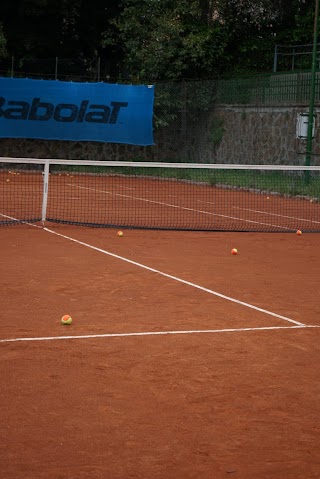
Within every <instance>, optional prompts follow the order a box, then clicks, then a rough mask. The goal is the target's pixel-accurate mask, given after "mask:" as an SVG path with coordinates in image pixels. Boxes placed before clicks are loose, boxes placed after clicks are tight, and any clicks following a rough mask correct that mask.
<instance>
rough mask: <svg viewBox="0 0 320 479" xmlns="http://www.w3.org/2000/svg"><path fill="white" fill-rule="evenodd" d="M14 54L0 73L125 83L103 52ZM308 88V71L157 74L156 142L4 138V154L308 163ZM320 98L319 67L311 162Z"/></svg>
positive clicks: (319, 143)
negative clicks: (170, 77)
mask: <svg viewBox="0 0 320 479" xmlns="http://www.w3.org/2000/svg"><path fill="white" fill-rule="evenodd" d="M12 62H13V67H12V68H11V69H10V68H9V66H8V65H9V63H8V60H7V63H8V64H7V69H4V68H3V64H2V65H0V76H1V75H2V76H11V77H29V78H43V79H56V80H69V81H110V82H112V83H115V82H117V83H127V82H121V81H120V80H114V79H110V78H106V77H105V78H104V77H103V74H102V72H103V71H104V66H103V62H101V61H100V60H99V59H95V60H94V61H92V62H91V63H90V62H89V61H85V60H81V61H80V60H79V61H70V60H63V59H56V61H49V60H46V61H45V60H43V61H37V62H36V61H33V62H32V61H30V63H27V61H25V60H24V61H19V62H18V60H12ZM18 65H20V67H19V68H18ZM27 67H28V68H27ZM147 83H148V82H147V81H146V82H145V84H147ZM310 92H311V73H310V72H305V73H286V74H277V73H269V74H264V75H247V76H237V77H229V78H226V77H221V78H218V79H212V80H197V81H179V82H156V84H155V100H154V116H153V126H154V139H155V145H154V146H151V147H147V148H145V147H133V146H130V145H115V144H103V145H101V144H94V145H89V144H88V143H85V142H83V143H77V144H76V145H74V144H73V143H72V142H53V141H52V142H44V141H42V142H41V141H40V140H39V144H41V146H40V147H39V146H35V143H36V141H32V140H10V141H9V140H1V141H0V156H19V155H20V156H25V154H26V153H25V152H26V148H27V150H28V151H27V154H28V155H31V156H36V157H57V158H67V159H68V158H69V159H70V158H72V159H75V158H83V159H93V160H99V159H104V160H105V159H110V160H121V159H132V160H134V159H137V160H147V161H182V162H203V163H205V162H208V163H239V164H288V165H291V164H303V163H304V161H305V150H306V139H305V138H303V137H302V136H301V135H300V134H299V131H298V126H297V124H298V121H299V119H301V115H302V114H303V115H306V114H307V113H308V107H309V98H310ZM319 102H320V73H317V76H316V91H315V116H316V122H315V137H314V143H313V157H312V158H313V159H312V164H317V163H319V162H320V131H319V128H318V125H319V122H320V109H319V105H320V103H319ZM304 117H305V116H304ZM57 143H59V145H57ZM18 144H19V146H18ZM13 145H14V146H13Z"/></svg>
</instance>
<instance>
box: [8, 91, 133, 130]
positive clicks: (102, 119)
mask: <svg viewBox="0 0 320 479" xmlns="http://www.w3.org/2000/svg"><path fill="white" fill-rule="evenodd" d="M127 106H128V102H120V101H111V102H110V106H108V105H96V104H90V102H89V100H82V101H81V103H80V105H76V104H74V103H58V104H57V105H54V104H53V103H49V102H44V101H40V98H33V100H32V101H31V102H30V103H29V102H27V101H19V100H8V101H7V100H6V99H5V98H3V97H0V118H1V117H3V118H6V119H7V120H30V121H49V120H51V119H53V120H55V121H60V122H64V123H72V122H77V123H83V122H88V123H109V124H114V123H117V121H118V117H119V112H120V110H121V108H126V107H127Z"/></svg>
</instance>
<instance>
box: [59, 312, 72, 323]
mask: <svg viewBox="0 0 320 479" xmlns="http://www.w3.org/2000/svg"><path fill="white" fill-rule="evenodd" d="M61 324H72V318H71V316H69V314H65V315H64V316H62V318H61Z"/></svg>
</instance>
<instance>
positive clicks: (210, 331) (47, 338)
mask: <svg viewBox="0 0 320 479" xmlns="http://www.w3.org/2000/svg"><path fill="white" fill-rule="evenodd" d="M307 328H320V326H318V325H301V326H266V327H261V328H238V329H236V328H229V329H199V330H197V329H196V330H186V331H145V332H141V333H106V334H83V335H76V336H43V337H34V338H13V339H0V343H17V342H27V341H60V340H62V339H96V338H127V337H131V336H166V335H173V334H217V333H241V332H245V331H272V330H278V329H307Z"/></svg>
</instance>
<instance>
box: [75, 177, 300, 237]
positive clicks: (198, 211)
mask: <svg viewBox="0 0 320 479" xmlns="http://www.w3.org/2000/svg"><path fill="white" fill-rule="evenodd" d="M68 186H73V187H75V188H81V189H83V190H90V191H95V192H97V193H105V194H108V195H113V196H121V197H123V198H128V199H130V200H132V199H133V200H137V201H144V202H145V203H154V204H157V205H162V206H168V207H169V208H176V209H180V210H186V211H192V212H193V213H201V214H203V215H210V216H219V218H227V219H229V220H236V221H244V222H245V223H254V224H258V225H264V226H272V227H273V228H279V229H282V230H289V231H291V230H292V228H287V227H286V226H279V225H273V224H271V223H263V222H262V221H253V220H248V219H245V218H239V217H238V216H230V215H222V214H218V213H212V212H211V211H204V210H196V209H194V208H188V207H187V206H181V205H173V204H171V203H164V202H162V201H155V200H148V199H146V198H140V197H139V196H130V195H124V194H121V193H114V192H113V191H106V190H98V189H97V188H89V187H86V186H79V185H73V184H71V183H69V184H68Z"/></svg>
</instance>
